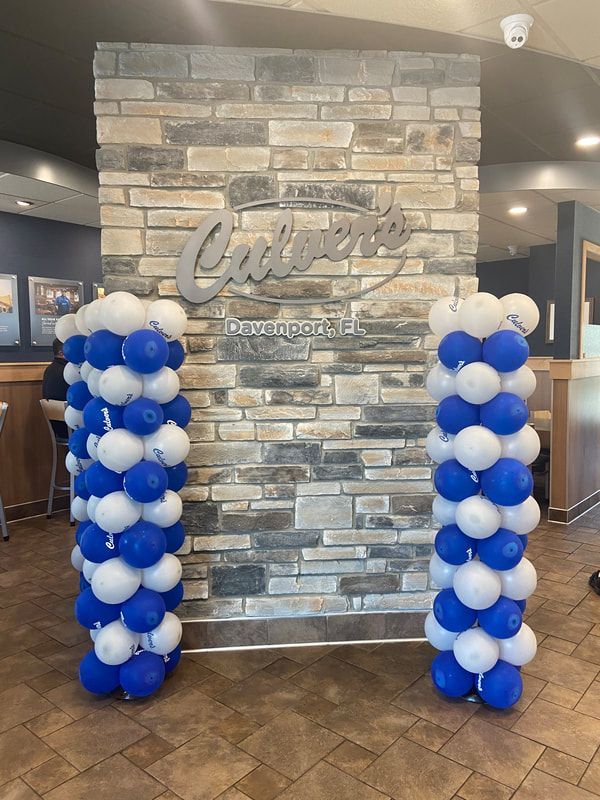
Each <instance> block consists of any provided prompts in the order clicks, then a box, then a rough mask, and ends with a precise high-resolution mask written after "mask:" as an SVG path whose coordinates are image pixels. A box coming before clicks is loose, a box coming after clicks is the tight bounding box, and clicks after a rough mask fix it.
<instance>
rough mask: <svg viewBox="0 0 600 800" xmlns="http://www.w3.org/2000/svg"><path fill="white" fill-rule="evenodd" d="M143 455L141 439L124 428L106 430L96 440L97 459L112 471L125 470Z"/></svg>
mask: <svg viewBox="0 0 600 800" xmlns="http://www.w3.org/2000/svg"><path fill="white" fill-rule="evenodd" d="M143 457H144V442H143V440H142V439H141V437H139V436H136V435H135V434H134V433H131V431H128V430H127V429H126V428H114V429H113V430H112V431H107V432H106V433H105V434H104V435H103V436H101V437H100V441H99V442H98V459H99V460H100V463H101V464H103V465H104V466H105V467H106V468H107V469H111V470H112V471H113V472H126V471H127V470H128V469H131V467H133V466H134V465H135V464H137V463H138V461H141V460H142V459H143Z"/></svg>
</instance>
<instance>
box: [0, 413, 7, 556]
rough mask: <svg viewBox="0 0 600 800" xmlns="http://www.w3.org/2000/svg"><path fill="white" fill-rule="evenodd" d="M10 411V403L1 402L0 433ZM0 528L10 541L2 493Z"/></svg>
mask: <svg viewBox="0 0 600 800" xmlns="http://www.w3.org/2000/svg"><path fill="white" fill-rule="evenodd" d="M7 411H8V403H5V402H4V401H2V402H0V435H1V434H2V428H3V427H4V422H5V420H6V412H7ZM0 528H2V540H3V541H5V542H8V527H7V525H6V514H5V513H4V503H3V502H2V495H0Z"/></svg>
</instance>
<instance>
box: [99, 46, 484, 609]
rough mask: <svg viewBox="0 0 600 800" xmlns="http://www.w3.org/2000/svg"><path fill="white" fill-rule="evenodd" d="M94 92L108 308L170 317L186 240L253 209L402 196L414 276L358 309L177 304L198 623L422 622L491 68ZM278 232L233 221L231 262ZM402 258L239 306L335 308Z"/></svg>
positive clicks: (142, 78)
mask: <svg viewBox="0 0 600 800" xmlns="http://www.w3.org/2000/svg"><path fill="white" fill-rule="evenodd" d="M95 75H96V98H97V102H96V114H97V124H98V142H99V145H100V150H99V151H98V167H99V170H100V184H101V187H100V203H101V218H102V256H103V269H104V275H105V284H106V288H107V290H109V291H111V290H116V289H123V290H127V291H133V292H135V293H136V294H138V295H140V296H142V297H157V296H165V297H172V298H177V297H178V292H177V287H176V283H175V269H176V265H177V260H178V256H179V254H180V253H181V250H182V248H183V246H184V245H185V243H186V242H187V240H188V238H189V236H190V234H191V233H192V231H193V229H194V228H195V227H196V226H197V225H198V224H199V223H200V222H201V221H202V220H203V219H205V218H206V216H207V215H208V214H209V213H211V211H214V210H215V209H219V208H231V207H232V206H235V205H237V204H241V203H247V202H250V201H254V200H263V199H266V198H270V197H287V198H289V197H309V198H310V197H312V198H328V199H332V200H339V201H343V202H348V203H352V204H354V205H358V206H361V207H363V208H366V209H369V210H371V211H373V210H376V209H377V208H378V203H379V202H380V201H381V200H382V199H383V197H384V195H385V194H386V193H388V192H391V193H392V195H393V198H394V200H395V202H397V203H400V204H401V205H402V206H403V208H404V209H405V212H406V217H407V220H408V223H409V224H410V226H411V227H412V235H411V237H410V239H409V241H408V244H407V246H406V253H407V260H406V264H405V267H404V269H403V270H402V272H401V273H400V274H399V275H398V276H397V277H396V278H394V279H392V280H391V281H390V282H389V283H387V284H385V285H384V286H382V287H381V288H379V289H376V290H374V291H373V292H370V293H368V294H366V295H364V296H363V297H361V298H359V299H356V300H353V301H341V302H336V303H332V304H324V303H322V302H319V303H313V304H310V305H303V306H293V305H286V304H282V305H277V304H270V303H264V302H258V301H256V300H247V299H241V298H239V297H236V296H235V295H233V294H232V293H230V292H229V291H228V290H227V289H226V290H224V291H223V292H222V293H221V294H220V295H219V296H218V297H216V298H215V299H214V300H212V301H210V302H208V303H205V304H203V305H191V304H189V303H187V302H186V301H185V300H181V302H182V303H183V304H184V306H185V308H186V312H187V313H188V316H189V317H190V323H189V327H188V335H187V337H186V345H187V350H188V354H189V355H188V358H187V360H186V366H185V367H183V368H182V370H181V373H182V375H181V377H182V381H183V385H184V387H185V389H186V396H187V397H188V399H189V400H190V402H191V404H192V406H193V421H192V423H191V424H190V426H189V428H188V432H189V434H190V438H191V440H192V442H193V444H192V450H191V453H190V457H189V465H190V467H191V469H190V480H189V481H188V485H187V487H186V489H185V490H184V492H185V500H186V510H185V525H186V530H187V531H188V533H189V536H188V538H187V540H186V543H185V545H184V547H183V548H182V551H181V558H182V561H183V565H184V566H183V570H184V572H183V577H184V581H185V587H186V600H185V603H184V605H183V613H184V615H185V616H187V617H189V618H197V617H231V616H243V615H247V616H273V615H289V614H315V613H338V612H345V611H357V610H358V611H361V610H364V611H374V610H401V611H402V610H411V611H414V610H422V609H427V608H429V607H430V605H431V600H432V596H433V593H432V592H431V591H430V589H429V586H428V577H427V562H428V558H429V555H430V553H431V542H432V538H433V530H432V523H431V520H430V514H429V509H430V506H431V494H430V493H431V490H432V482H431V465H430V463H429V461H428V459H427V456H426V454H425V450H424V438H425V436H426V434H427V432H428V431H429V429H430V427H431V425H432V422H431V421H432V419H433V411H434V407H433V405H432V404H431V402H430V400H429V398H428V397H427V394H426V392H425V390H424V388H423V385H424V374H425V372H426V370H427V368H428V365H429V364H431V363H432V361H433V360H435V347H436V345H437V342H436V341H435V340H434V339H433V338H432V336H431V335H430V334H428V325H427V314H428V310H429V307H430V305H431V303H432V301H434V300H435V299H436V298H438V297H441V296H444V295H448V294H452V293H453V292H454V291H455V288H458V290H459V291H460V292H461V294H463V295H465V294H468V293H470V292H471V291H474V290H475V289H476V279H475V277H474V272H475V252H476V249H477V210H478V181H477V167H476V162H477V160H478V158H479V141H478V140H479V135H480V123H479V117H480V112H479V88H478V87H477V83H478V80H479V63H478V59H477V58H476V57H473V56H465V55H460V56H454V55H447V54H444V55H437V54H429V53H425V54H423V53H387V52H365V53H358V52H348V51H343V52H335V51H333V52H308V51H285V50H272V51H271V50H239V49H232V48H210V47H201V46H199V47H188V46H185V47H184V46H181V47H175V46H172V45H168V46H167V45H165V46H161V45H147V44H144V45H135V44H133V45H124V44H101V45H99V50H98V52H97V54H96V59H95ZM277 213H278V209H277V208H276V207H275V208H273V207H267V208H262V209H254V210H247V211H242V212H240V213H238V214H237V215H236V217H237V224H236V228H235V230H234V233H233V236H232V247H233V246H235V245H236V244H239V243H240V242H249V243H252V242H253V241H254V240H255V239H256V238H257V237H258V236H261V235H262V236H265V237H266V238H267V239H270V236H271V233H272V230H273V223H274V219H275V216H276V214H277ZM293 213H294V224H295V227H296V228H298V229H299V228H303V227H306V228H322V229H327V228H328V227H329V226H330V224H331V222H332V220H335V219H339V218H340V217H341V216H348V213H347V212H345V211H341V210H340V209H339V208H338V209H335V208H333V207H327V206H323V205H322V204H317V203H315V204H314V207H312V208H306V207H305V208H296V209H295V210H294V212H293ZM398 256H399V253H398V252H387V253H386V252H380V253H379V254H378V255H377V256H375V257H373V258H363V257H362V256H361V255H360V253H358V252H357V253H355V254H352V255H351V256H350V257H349V258H348V259H346V260H344V261H342V262H338V263H333V262H331V261H328V260H326V259H323V260H319V261H317V262H316V263H315V264H314V265H313V266H312V267H311V269H310V270H309V271H308V272H305V273H298V272H294V273H292V274H291V275H289V276H288V277H286V278H285V279H279V280H275V279H272V278H267V279H266V280H264V281H262V282H261V283H260V284H254V285H252V284H251V283H249V284H248V285H247V286H246V287H240V288H242V290H246V291H248V292H252V293H254V294H262V295H269V296H273V295H275V296H277V297H282V298H284V299H285V298H286V297H287V298H290V297H295V298H298V297H300V298H302V297H304V298H320V299H322V300H329V299H332V298H336V297H343V296H344V295H347V294H350V293H353V292H356V291H358V290H360V289H363V288H366V287H368V286H371V285H373V284H375V283H379V282H380V281H381V280H382V278H383V277H384V276H385V275H388V274H389V273H390V272H392V271H393V269H394V267H395V265H396V264H397V258H398ZM225 265H226V261H225ZM217 273H218V271H217ZM213 280H214V275H212V274H211V275H210V276H208V275H207V274H205V273H204V274H203V275H198V282H199V283H201V284H206V285H208V284H210V283H211V282H212V281H213ZM351 315H354V316H357V317H359V318H360V321H361V327H362V328H363V329H365V330H366V335H365V336H363V337H360V338H357V337H341V336H336V337H335V338H333V339H326V338H323V337H313V338H303V337H297V338H295V339H293V340H288V339H284V338H281V337H277V338H275V337H272V338H271V337H251V338H250V337H247V338H243V337H227V336H225V335H224V319H225V318H226V317H238V318H240V319H253V318H256V319H265V318H285V319H312V318H314V319H321V318H322V317H327V318H329V319H331V320H334V319H336V318H340V317H343V316H351Z"/></svg>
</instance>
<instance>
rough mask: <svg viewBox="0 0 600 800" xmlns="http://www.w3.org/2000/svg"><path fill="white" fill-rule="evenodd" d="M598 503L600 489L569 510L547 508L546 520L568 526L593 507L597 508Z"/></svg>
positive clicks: (599, 501) (599, 500)
mask: <svg viewBox="0 0 600 800" xmlns="http://www.w3.org/2000/svg"><path fill="white" fill-rule="evenodd" d="M598 503H600V489H598V491H596V492H594V493H593V494H591V495H589V497H585V498H584V499H583V500H581V501H580V502H579V503H576V504H575V505H574V506H571V508H553V507H552V506H550V507H549V508H548V520H549V521H550V522H558V523H561V524H563V525H570V524H571V523H572V522H575V520H576V519H579V517H581V516H582V515H583V514H585V513H586V512H588V511H590V509H592V508H594V506H597V505H598Z"/></svg>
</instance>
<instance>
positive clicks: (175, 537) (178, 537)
mask: <svg viewBox="0 0 600 800" xmlns="http://www.w3.org/2000/svg"><path fill="white" fill-rule="evenodd" d="M163 533H164V535H165V538H166V540H167V550H166V552H167V553H176V552H177V551H178V550H179V548H180V547H181V545H182V544H183V542H184V540H185V530H184V528H183V525H182V524H181V522H176V523H175V524H174V525H171V526H170V527H169V528H163Z"/></svg>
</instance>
